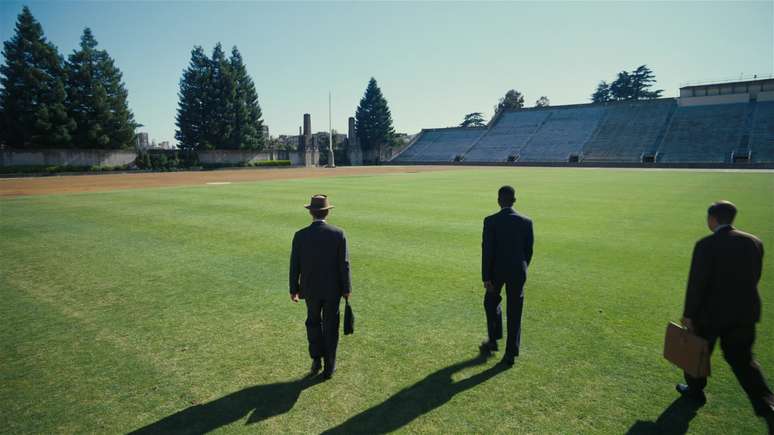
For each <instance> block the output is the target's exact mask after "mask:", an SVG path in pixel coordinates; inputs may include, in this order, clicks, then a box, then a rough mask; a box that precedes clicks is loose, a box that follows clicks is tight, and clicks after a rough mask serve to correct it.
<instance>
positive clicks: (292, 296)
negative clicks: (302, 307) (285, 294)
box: [290, 293, 301, 303]
mask: <svg viewBox="0 0 774 435" xmlns="http://www.w3.org/2000/svg"><path fill="white" fill-rule="evenodd" d="M299 299H301V295H300V294H299V293H291V294H290V300H291V301H293V302H295V303H298V300H299Z"/></svg>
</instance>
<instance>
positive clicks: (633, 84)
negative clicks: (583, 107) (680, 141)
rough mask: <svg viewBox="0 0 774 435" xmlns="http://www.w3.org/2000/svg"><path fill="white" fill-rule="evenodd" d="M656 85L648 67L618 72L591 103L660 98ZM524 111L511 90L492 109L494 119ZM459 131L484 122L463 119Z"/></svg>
mask: <svg viewBox="0 0 774 435" xmlns="http://www.w3.org/2000/svg"><path fill="white" fill-rule="evenodd" d="M655 83H656V75H655V73H653V70H651V69H650V68H649V67H648V66H647V65H640V66H638V67H637V68H635V69H633V70H632V71H621V72H619V73H618V75H617V76H616V79H615V80H613V81H612V82H610V83H608V82H606V81H604V80H603V81H601V82H599V84H598V85H597V88H596V90H595V91H594V93H593V94H592V95H591V102H592V103H607V102H610V101H627V100H650V99H654V98H660V97H661V94H662V93H663V92H664V90H663V89H656V90H654V89H652V88H653V85H654V84H655ZM550 105H551V102H550V100H549V99H548V97H546V96H542V97H540V98H538V99H537V101H535V107H549V106H550ZM523 108H524V94H522V93H521V92H519V91H517V90H515V89H511V90H509V91H508V92H506V93H505V95H504V96H503V97H502V98H500V100H499V101H498V102H497V104H496V105H495V107H494V116H497V114H498V113H499V112H500V111H501V110H520V109H523ZM459 126H460V127H484V126H486V121H485V120H484V115H483V114H482V113H481V112H473V113H468V114H467V115H465V117H464V119H463V120H462V122H461V123H460V124H459Z"/></svg>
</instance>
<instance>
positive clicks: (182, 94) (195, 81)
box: [175, 46, 212, 149]
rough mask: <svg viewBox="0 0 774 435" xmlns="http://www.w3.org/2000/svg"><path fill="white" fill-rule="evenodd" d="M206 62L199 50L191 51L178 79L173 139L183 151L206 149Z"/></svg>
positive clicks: (208, 81)
mask: <svg viewBox="0 0 774 435" xmlns="http://www.w3.org/2000/svg"><path fill="white" fill-rule="evenodd" d="M210 74H211V71H210V60H209V59H208V58H207V55H206V54H205V53H204V50H203V49H202V47H199V46H196V47H194V49H193V50H191V62H190V63H189V64H188V68H186V69H185V71H183V77H182V78H181V79H180V91H179V92H178V97H179V102H178V108H177V116H176V119H175V120H176V124H177V130H176V131H175V139H177V140H178V141H179V145H180V148H183V149H208V148H212V144H211V143H209V142H207V139H206V138H207V137H209V134H208V132H207V127H208V124H209V116H210V113H209V109H210V107H209V106H208V105H207V104H208V102H209V98H208V96H209V93H210V91H209V86H210Z"/></svg>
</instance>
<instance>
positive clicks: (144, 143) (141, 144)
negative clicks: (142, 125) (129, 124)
mask: <svg viewBox="0 0 774 435" xmlns="http://www.w3.org/2000/svg"><path fill="white" fill-rule="evenodd" d="M148 147H150V142H149V141H148V133H146V132H142V133H137V148H138V149H141V150H144V149H147V148H148Z"/></svg>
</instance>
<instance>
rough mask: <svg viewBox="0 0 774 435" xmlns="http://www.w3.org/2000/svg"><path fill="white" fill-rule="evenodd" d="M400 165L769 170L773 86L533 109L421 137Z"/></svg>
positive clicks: (759, 82)
mask: <svg viewBox="0 0 774 435" xmlns="http://www.w3.org/2000/svg"><path fill="white" fill-rule="evenodd" d="M393 161H395V162H398V163H412V162H416V163H434V162H439V163H440V162H454V161H462V162H465V163H473V164H475V163H501V164H506V163H512V164H519V163H526V164H533V165H535V164H542V163H545V164H548V165H552V164H563V163H580V164H591V165H594V164H600V165H606V166H607V165H617V164H621V165H624V166H628V165H638V164H645V165H650V164H655V165H659V164H663V165H665V166H674V165H678V166H679V165H686V166H691V167H694V166H702V165H710V166H725V165H733V166H735V167H743V166H744V165H752V166H755V165H757V166H758V167H760V166H761V164H762V165H765V166H767V167H768V166H772V165H774V78H763V79H754V80H747V81H741V82H733V83H727V82H722V83H710V84H702V83H699V84H695V85H687V86H683V87H681V88H680V97H678V98H658V99H653V100H637V101H612V102H607V103H592V104H575V105H567V106H552V107H534V108H524V109H519V110H507V111H504V112H502V113H499V114H497V115H496V116H495V117H494V119H493V120H492V121H491V122H490V124H489V125H488V126H487V127H481V128H458V127H456V128H442V129H426V130H422V133H420V135H419V136H418V137H417V139H416V140H415V141H414V142H413V143H412V144H411V145H409V146H408V148H407V149H406V150H404V151H403V152H402V153H401V154H399V155H398V157H397V158H396V159H394V160H393Z"/></svg>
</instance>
